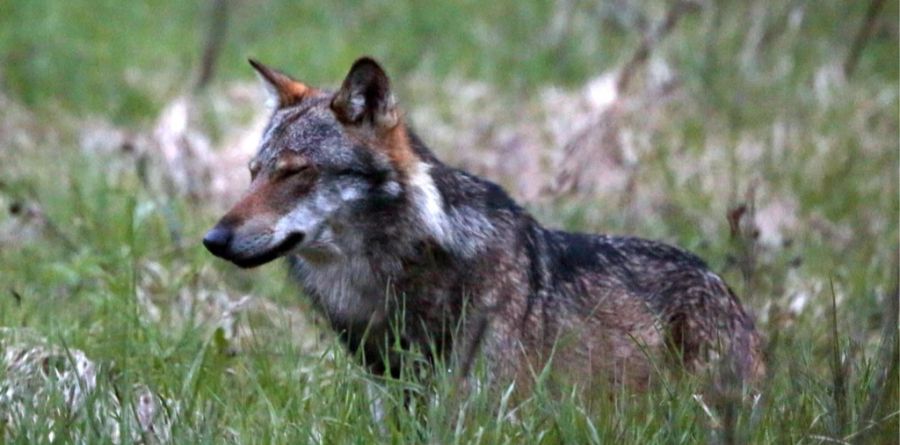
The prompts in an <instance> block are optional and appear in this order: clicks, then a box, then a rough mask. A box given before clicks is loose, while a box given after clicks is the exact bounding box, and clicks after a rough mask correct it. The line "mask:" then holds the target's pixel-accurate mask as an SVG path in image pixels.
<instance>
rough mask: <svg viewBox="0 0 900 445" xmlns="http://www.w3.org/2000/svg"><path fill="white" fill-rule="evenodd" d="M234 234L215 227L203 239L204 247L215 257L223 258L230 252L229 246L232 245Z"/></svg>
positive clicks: (228, 230)
mask: <svg viewBox="0 0 900 445" xmlns="http://www.w3.org/2000/svg"><path fill="white" fill-rule="evenodd" d="M231 238H232V232H231V230H230V229H226V228H224V227H219V226H216V227H213V228H212V230H210V231H209V232H206V236H204V237H203V245H204V246H206V249H207V250H209V251H210V252H211V253H212V254H213V255H215V256H218V257H223V256H225V254H226V253H227V252H228V244H229V243H231Z"/></svg>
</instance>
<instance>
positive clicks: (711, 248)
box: [0, 0, 900, 444]
mask: <svg viewBox="0 0 900 445" xmlns="http://www.w3.org/2000/svg"><path fill="white" fill-rule="evenodd" d="M222 4H227V5H228V11H227V14H226V15H227V27H226V30H227V31H226V32H225V34H224V37H223V40H222V52H221V54H220V55H219V58H218V63H217V64H216V67H217V69H216V71H215V77H214V80H213V81H212V82H211V83H210V84H209V85H207V86H206V87H205V88H202V89H200V90H197V89H195V87H194V85H195V83H196V77H197V73H198V70H199V65H200V62H199V60H200V56H201V54H202V52H203V48H204V44H205V43H204V42H205V39H206V38H207V33H208V32H209V31H208V30H209V29H210V20H211V19H210V17H212V16H214V14H213V6H211V5H219V7H221V5H222ZM873 5H874V6H873ZM671 8H672V4H671V2H664V1H661V0H660V1H656V0H654V1H632V0H622V1H615V2H588V1H581V0H570V1H566V0H560V1H557V2H547V1H545V2H541V1H512V0H498V1H494V2H490V3H489V4H485V3H484V2H475V1H470V0H460V1H457V2H441V3H435V2H431V3H427V2H414V1H394V2H385V1H372V2H366V3H360V2H353V1H346V0H340V1H332V2H293V1H287V0H272V1H261V0H244V1H234V2H228V3H224V2H212V3H210V4H206V3H198V2H179V1H173V0H153V1H147V2H140V3H128V4H124V3H122V2H113V1H110V0H100V1H97V0H91V1H87V0H70V1H66V2H58V1H49V0H30V1H16V0H13V1H11V2H2V3H0V60H2V62H0V204H2V206H3V207H2V208H5V209H7V210H8V211H4V212H2V215H0V284H2V286H0V326H3V328H0V352H2V354H3V360H4V362H3V364H4V365H5V366H0V369H3V370H4V371H0V372H5V374H0V443H45V442H46V443H50V442H58V443H70V442H82V443H103V442H107V441H109V442H117V441H118V442H129V441H138V440H141V441H144V442H146V443H156V442H163V443H164V442H169V441H171V442H172V443H206V442H217V443H218V442H226V443H227V442H236V443H306V442H311V443H317V442H325V443H372V442H374V443H378V442H387V441H390V442H392V443H406V442H430V443H485V444H494V443H610V442H618V443H666V444H670V443H706V442H722V443H896V439H897V437H898V433H900V430H898V425H900V403H898V399H900V394H898V391H900V388H898V379H900V377H898V349H897V348H898V346H897V337H898V335H897V334H898V323H897V312H898V278H897V273H898V264H900V260H898V251H900V231H898V230H900V229H898V215H900V203H898V193H900V190H898V183H900V178H898V174H900V159H898V135H900V125H898V121H900V116H898V109H900V107H898V105H900V91H898V86H897V82H898V78H900V70H898V43H897V42H898V22H897V20H896V18H897V16H898V13H900V7H898V2H897V1H896V0H888V1H879V0H875V1H872V2H869V1H859V2H846V1H841V0H820V1H816V2H808V1H804V0H797V1H785V2H776V3H772V2H766V1H762V0H753V1H744V2H734V1H723V2H698V3H696V4H694V3H690V5H689V6H687V7H686V8H685V10H684V12H683V13H682V14H681V15H680V16H679V17H678V20H677V22H675V23H673V25H672V27H671V29H669V30H668V31H667V32H665V33H657V34H658V36H659V38H658V39H650V41H648V45H649V46H648V56H647V58H646V59H642V60H641V62H640V64H639V67H638V68H637V73H636V74H635V77H634V79H633V81H631V82H629V84H628V87H627V88H622V89H619V90H617V91H616V93H615V94H616V97H617V100H619V102H617V103H620V104H622V107H621V108H617V110H618V111H616V114H615V115H610V114H604V113H600V114H599V116H601V118H603V117H607V118H609V119H612V122H613V123H614V126H615V129H616V132H615V134H616V138H617V139H616V140H618V141H619V142H620V143H619V144H618V145H615V148H614V149H612V152H611V153H612V155H610V159H613V161H610V163H603V164H590V165H594V166H596V169H597V170H601V171H593V173H591V174H594V175H597V176H603V175H606V174H609V175H612V173H616V174H621V175H623V177H624V178H626V179H625V180H624V181H622V182H621V183H615V184H613V186H611V188H606V189H603V188H602V187H600V188H575V189H573V190H569V191H567V192H565V193H562V192H559V191H553V190H550V191H546V190H543V189H542V190H543V191H541V192H539V193H537V195H538V196H532V197H529V198H528V201H527V206H528V207H529V208H530V209H531V210H533V212H534V213H535V214H536V215H538V217H539V218H540V219H541V220H542V221H543V222H545V223H547V224H548V225H551V226H558V227H565V228H567V229H570V230H582V231H596V232H600V231H603V232H611V233H628V234H634V235H639V236H644V237H648V238H656V239H663V240H665V241H668V242H671V243H674V244H678V245H681V246H684V247H686V248H689V249H691V250H694V251H696V252H697V253H698V254H700V255H701V256H702V257H704V258H706V259H707V260H708V262H709V263H710V265H711V267H712V268H713V269H714V270H718V271H721V272H722V273H723V275H725V276H726V277H727V278H728V281H729V282H730V283H732V285H733V287H735V289H736V291H737V293H738V294H739V295H741V296H742V300H743V301H744V302H745V304H747V305H748V306H749V307H750V308H752V310H753V312H754V313H755V314H756V316H757V320H758V325H759V327H760V329H761V331H762V332H764V334H765V335H766V337H767V339H768V346H767V351H768V362H769V363H768V367H769V375H768V378H767V380H766V381H765V382H763V383H762V384H761V385H760V387H759V388H742V389H740V390H735V389H734V388H728V387H722V386H717V385H715V384H711V383H709V382H708V381H707V380H706V379H703V378H682V379H674V380H670V379H668V378H662V377H661V379H662V382H661V383H660V384H659V385H658V387H656V388H654V389H653V390H651V391H648V392H646V393H632V392H629V391H627V390H623V389H621V388H611V389H609V391H610V392H611V393H613V394H614V395H610V394H603V395H586V394H584V393H583V392H582V391H581V390H580V389H579V388H577V387H575V388H571V389H570V390H562V391H559V390H558V388H554V389H553V390H551V389H550V388H548V387H544V386H541V385H538V387H537V388H536V389H535V390H534V392H533V393H531V394H528V395H527V396H526V397H512V396H509V395H508V394H507V391H506V388H501V389H500V391H499V394H490V393H488V392H486V390H476V391H473V392H472V394H471V395H470V396H468V397H467V398H466V399H465V400H457V398H455V394H456V390H455V386H454V384H455V381H454V380H453V376H452V375H448V374H446V373H444V372H442V371H439V372H437V376H436V378H435V380H436V381H434V382H430V383H427V384H426V383H425V382H423V381H422V379H421V376H419V375H416V373H415V372H413V370H414V369H415V368H414V367H413V366H410V367H409V370H408V371H409V372H408V373H407V375H405V376H404V377H403V378H401V379H398V380H387V381H378V382H377V383H378V384H377V385H372V383H373V381H374V380H375V379H374V378H373V377H371V376H369V375H367V374H366V373H365V372H364V371H363V370H362V369H360V368H359V367H358V366H357V365H356V364H355V362H354V360H353V357H349V356H348V354H346V353H345V352H344V351H343V350H342V349H341V347H340V346H339V345H338V344H337V342H336V340H335V339H334V338H333V337H331V336H330V335H329V333H328V332H327V330H326V329H323V328H322V327H321V326H320V324H318V323H316V320H315V315H314V314H313V313H312V311H311V310H310V308H309V307H308V306H307V303H306V301H305V300H304V299H303V298H301V297H300V296H299V294H298V291H297V290H296V287H295V286H294V285H293V284H292V283H290V282H289V280H288V279H287V277H286V274H285V273H284V270H283V266H281V265H278V264H273V265H267V266H264V267H263V268H261V269H259V270H253V271H238V270H236V269H235V268H234V267H233V266H231V265H228V264H224V263H223V262H221V261H218V260H215V259H214V258H212V257H211V256H210V255H208V254H207V253H206V252H205V250H203V248H202V246H201V245H200V243H199V240H200V238H201V236H202V234H203V233H204V231H205V230H206V229H207V228H209V227H210V226H211V225H212V223H213V222H214V221H215V220H216V218H217V217H218V216H219V211H220V210H221V209H222V206H223V205H226V204H225V203H224V201H223V200H222V199H221V197H219V198H216V196H212V195H203V194H202V193H201V194H200V195H197V194H196V193H195V190H188V189H185V188H183V187H180V185H183V184H182V183H179V182H178V181H175V180H172V179H171V178H169V177H168V176H167V174H169V171H168V170H167V169H166V168H163V167H162V166H163V165H165V163H164V162H163V161H161V160H160V158H159V155H158V154H155V152H154V151H153V147H157V146H158V145H159V144H158V143H157V142H152V141H153V138H154V137H158V136H155V135H156V133H155V131H156V130H154V129H158V128H159V126H158V118H159V116H161V114H164V113H165V110H166V107H167V106H168V105H170V104H171V103H172V101H174V100H175V99H176V98H177V97H180V96H182V95H185V94H188V95H190V97H191V98H192V99H191V100H193V101H194V107H193V108H192V110H193V113H194V114H193V115H192V116H193V117H192V118H191V120H190V126H191V128H192V131H196V132H197V133H199V134H201V135H203V136H204V137H205V138H206V139H205V140H208V141H209V144H210V145H211V146H212V148H213V150H214V152H216V153H220V152H223V151H226V150H227V149H228V147H227V146H228V144H229V143H230V142H229V141H230V140H231V139H229V134H231V130H232V129H233V128H234V127H240V128H252V125H251V123H252V121H253V119H254V118H255V117H258V116H259V114H258V113H259V109H258V108H253V107H248V108H241V107H240V106H239V105H240V104H241V102H240V101H235V100H231V99H228V98H226V96H228V97H231V96H234V95H235V94H237V93H235V92H234V91H235V89H239V88H240V87H241V86H242V85H243V84H244V83H246V82H249V81H250V80H251V77H252V75H251V70H250V69H249V68H248V67H247V66H246V64H245V61H244V59H245V58H246V57H247V56H253V57H256V58H259V59H261V60H263V61H266V62H267V63H271V64H273V65H275V66H281V67H283V68H284V69H285V70H286V71H288V72H290V73H294V74H296V75H297V76H298V77H301V78H303V79H304V80H306V81H308V82H310V83H312V84H317V85H324V86H334V85H335V84H336V83H337V82H338V81H339V80H340V79H341V78H342V76H343V75H344V74H345V71H346V69H347V68H348V67H349V65H350V63H351V62H352V61H353V60H354V59H355V58H356V57H357V56H359V55H361V54H372V55H374V56H376V57H378V58H380V59H381V60H383V61H384V64H385V65H386V66H387V67H388V69H389V71H390V72H391V73H392V74H393V75H394V81H395V83H396V85H397V86H398V87H399V89H400V92H399V96H400V99H401V101H402V102H403V103H404V106H405V108H406V109H407V110H410V116H411V117H412V118H413V121H414V122H413V123H414V124H415V125H416V128H418V129H419V131H420V133H421V134H422V136H423V138H424V139H425V140H426V141H429V142H431V143H432V144H433V146H434V149H435V150H436V151H437V152H438V153H439V155H441V156H443V157H445V158H447V159H449V160H451V161H455V162H457V163H460V164H464V165H466V166H468V167H471V168H474V169H476V170H478V171H480V172H482V173H486V174H487V175H488V176H491V177H492V178H495V179H497V180H499V181H502V182H504V184H506V185H508V186H510V188H511V190H512V191H513V193H514V194H516V195H518V196H519V197H522V198H524V197H525V196H524V195H526V194H525V193H520V192H519V191H518V189H517V188H516V187H517V186H516V182H515V179H516V171H515V169H514V168H513V171H512V172H510V171H509V170H508V169H507V170H504V168H503V166H502V165H499V166H498V165H497V164H503V163H504V162H506V161H507V159H508V158H504V155H503V154H498V153H502V152H501V151H500V150H501V148H502V147H505V145H503V144H501V143H499V142H498V141H501V140H504V139H503V138H504V135H508V134H515V135H517V137H518V138H519V139H516V140H522V139H528V137H531V136H528V135H529V134H531V133H529V131H534V132H537V133H538V134H537V136H534V137H533V138H532V139H531V141H532V142H534V141H537V142H541V143H542V144H537V145H538V146H540V147H541V148H534V146H535V145H534V144H532V145H529V144H524V145H520V146H517V148H516V149H517V150H521V152H516V156H522V157H527V156H530V155H529V153H531V154H532V155H533V157H534V159H537V161H536V164H537V165H539V166H540V167H541V168H542V169H541V170H540V172H539V173H540V174H538V175H536V176H535V177H534V178H533V180H534V181H539V182H542V183H548V184H549V183H551V182H553V180H554V177H555V174H556V171H555V167H556V166H557V165H562V164H565V159H563V160H562V161H559V159H560V158H565V156H567V155H564V154H562V153H564V152H565V150H564V145H565V144H561V143H559V142H558V140H557V139H559V138H557V139H554V137H555V135H556V136H558V134H557V133H554V132H553V131H551V127H552V125H551V124H552V122H556V121H555V120H561V121H575V120H578V119H580V118H582V117H583V116H582V115H583V114H584V113H582V111H583V110H582V109H581V108H579V107H578V106H576V104H578V103H582V102H583V101H584V100H585V94H587V93H585V91H587V90H583V89H579V88H581V87H582V86H583V85H586V84H590V82H591V81H592V80H593V79H595V78H596V77H597V76H600V75H602V74H604V73H608V72H612V71H613V70H616V69H618V68H620V67H622V66H624V65H626V64H627V63H628V62H629V60H634V54H635V51H636V50H637V49H638V48H639V47H640V45H641V42H642V41H643V40H644V39H645V36H649V35H653V34H654V29H659V28H658V24H660V23H663V21H664V18H665V17H666V16H667V14H669V12H670V11H671ZM871 9H874V11H875V12H874V13H873V14H870V12H869V11H870V10H871ZM870 15H871V18H870V19H868V18H869V16H870ZM861 30H863V31H865V30H870V32H861ZM857 36H861V37H859V38H857ZM855 42H861V43H855ZM857 45H859V49H857V50H856V51H858V59H856V60H855V61H854V57H855V56H854V57H851V54H853V52H854V49H853V48H855V47H856V46H857ZM638 59H640V58H638ZM660 79H662V80H660ZM460 85H462V86H463V88H456V87H457V86H460ZM551 86H552V87H553V88H551ZM560 91H562V93H559V92H560ZM554 92H556V93H554ZM552 94H557V96H553V97H562V98H563V99H564V100H562V101H561V102H559V101H557V102H554V101H552V100H550V99H547V97H550V96H552ZM579 101H581V102H579ZM236 103H237V104H238V106H236V105H235V104H236ZM416 110H419V111H418V112H417V111H416ZM423 110H424V112H423ZM589 112H590V110H588V113H589ZM417 113H418V114H417ZM417 117H419V119H418V120H417V119H416V118H417ZM554 119H555V120H554ZM523 121H524V122H528V123H529V125H531V124H530V123H534V124H533V127H534V128H537V130H535V129H534V128H532V129H525V128H524V127H523V125H522V124H521V122H523ZM437 128H444V129H446V128H450V129H451V130H452V131H451V132H449V133H448V132H446V131H445V132H443V133H439V132H437V131H435V132H434V133H433V134H432V133H431V132H430V130H431V129H437ZM592 128H594V127H593V126H591V125H588V126H587V131H591V129H592ZM578 131H584V129H583V128H582V129H577V130H573V131H572V132H570V133H569V134H568V136H570V137H563V138H562V139H560V140H563V141H566V140H572V139H573V137H572V134H573V133H577V132H578ZM447 134H449V136H447ZM442 135H443V136H442ZM513 139H515V138H513ZM148 140H149V141H151V142H147V141H148ZM462 140H464V141H475V142H481V143H483V145H481V146H479V147H468V146H467V145H468V144H463V143H461V142H459V141H462ZM98 141H99V142H98ZM110 141H119V142H121V144H118V143H116V144H113V145H110ZM154 144H156V145H154ZM98 147H100V148H98ZM591 147H593V148H597V147H599V148H597V149H598V150H599V149H604V150H605V149H607V148H608V147H606V146H603V145H600V146H596V147H595V146H590V147H588V148H587V149H588V150H590V149H592V148H591ZM215 150H218V151H215ZM466 150H470V151H466ZM573 156H574V155H573ZM473 159H477V160H481V161H483V162H482V163H479V162H476V161H473ZM491 159H496V160H497V161H496V162H493V163H492V162H491V161H490V160H491ZM603 159H606V158H603ZM195 161H196V160H195ZM184 162H189V160H185V161H184ZM190 162H194V161H190ZM557 162H559V163H557ZM601 167H602V168H601ZM229 168H230V167H229ZM235 168H237V167H235ZM607 168H608V169H610V171H607V170H606V169H607ZM612 169H617V170H616V171H615V172H613V171H611V170H612ZM187 171H191V170H187ZM582 174H584V173H582ZM201 184H202V180H201ZM233 185H234V186H235V187H237V188H240V187H242V186H243V185H242V184H237V183H236V184H233ZM548 190H549V189H548ZM82 353H83V354H82ZM416 360H417V358H416V357H415V356H413V357H410V361H411V362H415V361H416ZM438 368H440V367H438ZM535 372H536V374H540V370H536V371H535ZM541 378H546V376H541ZM373 393H379V394H380V396H379V397H378V398H379V399H380V400H382V403H383V405H384V408H385V419H384V420H383V421H380V422H379V421H375V420H374V419H373V416H372V414H371V411H370V405H371V401H372V400H373ZM411 393H412V394H423V395H424V397H413V398H412V400H413V402H412V403H411V406H410V407H409V408H405V407H404V400H409V397H408V396H409V394H411ZM510 394H511V393H510ZM142 416H143V417H142ZM148 416H149V417H148ZM148 419H149V420H148Z"/></svg>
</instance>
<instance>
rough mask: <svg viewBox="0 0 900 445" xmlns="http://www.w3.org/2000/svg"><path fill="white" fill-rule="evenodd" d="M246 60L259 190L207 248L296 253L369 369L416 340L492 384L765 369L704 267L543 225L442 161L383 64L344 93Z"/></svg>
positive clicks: (307, 283) (299, 275) (323, 309)
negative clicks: (478, 368)
mask: <svg viewBox="0 0 900 445" xmlns="http://www.w3.org/2000/svg"><path fill="white" fill-rule="evenodd" d="M250 64H251V65H252V66H253V68H254V69H255V70H256V73H257V74H258V76H259V78H260V79H261V80H262V83H263V85H264V86H265V88H266V90H267V91H268V95H269V99H270V107H271V119H270V121H269V123H268V125H267V126H266V128H265V130H264V132H263V135H262V140H261V142H260V144H259V150H258V153H257V154H256V155H255V157H253V159H252V160H251V161H250V162H249V170H250V177H251V182H250V186H249V191H248V192H247V193H246V195H245V196H244V197H243V198H242V199H240V200H239V202H238V203H237V204H235V205H234V207H233V208H232V209H231V210H230V211H228V212H227V213H226V214H225V215H224V216H223V217H222V218H221V220H220V221H219V222H218V223H217V224H216V225H215V226H214V227H213V228H212V229H211V230H210V231H209V232H208V233H207V234H206V235H205V237H204V238H203V244H204V245H205V246H206V248H207V249H208V250H209V251H210V252H211V253H212V254H214V255H216V256H218V257H221V258H223V259H225V260H228V261H230V262H232V263H234V264H236V265H237V266H240V267H242V268H251V267H255V266H259V265H262V264H265V263H268V262H270V261H273V260H275V259H276V258H281V257H284V258H286V259H287V263H288V266H289V269H290V271H291V274H292V275H293V276H294V277H296V280H297V281H299V283H300V285H301V287H302V290H303V293H304V294H305V295H306V296H308V298H310V299H311V302H312V306H313V307H314V308H315V309H316V310H317V311H318V312H320V313H321V314H322V315H323V316H324V319H325V320H327V323H328V324H330V326H331V328H332V329H333V330H334V331H335V333H336V334H337V336H338V337H339V338H340V341H341V342H342V343H343V344H345V345H346V347H347V348H348V349H349V351H350V352H351V353H354V354H356V355H357V356H358V357H360V358H361V361H362V363H363V365H364V366H365V367H367V368H368V369H369V370H370V371H371V372H373V373H375V374H378V375H386V374H390V375H394V376H398V375H399V374H400V368H401V362H402V360H401V355H402V352H403V351H404V350H407V349H416V350H418V351H423V353H425V354H426V356H427V357H428V359H429V360H431V361H434V360H436V359H441V360H446V362H445V363H451V364H452V366H453V368H454V369H455V370H457V371H458V372H460V373H461V374H462V375H467V374H468V373H469V372H470V368H471V367H472V363H473V362H474V360H475V358H483V360H484V362H483V363H485V364H486V366H487V367H488V375H489V376H490V378H491V380H494V379H498V380H499V379H507V380H512V381H513V382H524V381H527V380H529V379H532V378H533V377H534V370H535V369H537V370H541V369H544V368H543V367H544V366H548V364H551V363H552V365H551V366H552V368H553V369H554V371H556V370H559V371H562V372H564V373H565V375H568V376H571V378H572V379H574V381H576V382H579V383H581V384H584V385H586V386H592V387H593V386H594V385H596V384H601V383H606V384H610V383H611V384H617V385H626V386H630V387H639V388H640V387H646V386H647V385H648V384H649V383H650V382H651V381H652V380H653V379H654V375H655V374H654V373H655V372H657V371H656V370H657V368H658V364H659V363H672V366H674V367H675V368H679V367H680V368H681V369H687V370H689V371H695V372H696V371H699V370H702V369H707V368H709V367H710V366H711V364H713V363H717V362H721V361H722V360H723V359H726V358H727V359H726V360H727V363H729V364H730V365H731V367H732V368H733V369H735V371H736V372H737V374H738V375H739V376H740V377H741V378H742V379H755V378H758V377H759V376H760V375H761V374H762V373H763V371H764V364H763V360H762V356H761V350H760V348H761V346H760V345H761V341H760V336H759V334H758V333H757V331H756V329H755V328H754V323H753V320H752V318H751V317H750V316H749V315H748V313H747V312H746V311H745V310H744V308H743V307H742V306H741V303H740V302H739V301H738V298H737V297H736V296H735V294H734V292H732V290H731V289H730V288H729V287H728V286H727V285H726V284H725V282H724V281H723V280H722V279H721V278H720V277H719V276H718V275H716V274H715V273H713V272H711V271H710V270H709V268H708V267H707V266H706V265H705V263H704V262H703V261H702V260H701V259H699V258H698V257H696V256H694V255H693V254H691V253H688V252H686V251H684V250H681V249H679V248H676V247H672V246H670V245H667V244H663V243H661V242H655V241H649V240H645V239H640V238H635V237H626V236H610V235H591V234H580V233H569V232H564V231H560V230H553V229H549V228H545V227H543V226H542V225H541V224H539V223H538V222H537V221H536V220H535V219H534V218H533V217H532V216H531V215H530V214H529V213H528V212H527V211H526V210H524V209H523V208H522V207H521V206H519V205H518V204H516V202H514V201H513V200H512V199H511V198H510V197H509V196H508V195H507V194H506V193H505V192H504V190H503V189H501V187H499V186H498V185H496V184H494V183H492V182H490V181H487V180H485V179H482V178H480V177H477V176H475V175H472V174H469V173H467V172H465V171H462V170H459V169H456V168H453V167H451V166H448V165H446V164H444V163H443V162H441V161H440V160H439V159H438V158H437V157H436V156H435V154H434V153H433V152H432V151H431V150H429V149H428V148H427V147H426V145H425V143H423V142H422V140H421V139H420V138H419V137H418V136H417V134H416V133H414V132H413V131H412V129H411V128H410V126H409V125H407V123H406V122H405V119H404V115H403V113H402V112H401V110H400V108H399V107H398V105H397V102H396V100H395V97H394V94H393V92H392V89H391V82H390V80H389V78H388V76H387V75H386V74H385V71H384V69H383V68H382V67H381V65H380V64H379V63H378V62H376V61H375V60H373V59H372V58H369V57H363V58H360V59H359V60H357V61H356V62H355V63H353V65H352V67H351V68H350V71H349V73H348V74H347V76H346V78H345V79H344V80H343V83H342V85H341V86H340V88H339V89H337V90H336V91H334V90H327V89H319V88H315V87H312V86H309V85H307V84H305V83H302V82H300V81H298V80H295V79H294V78H292V77H290V76H288V75H287V74H285V73H283V72H281V71H279V70H276V69H273V68H270V67H267V66H265V65H263V64H262V63H259V62H257V61H255V60H253V59H250ZM398 321H399V322H398ZM672 352H674V354H673V353H672Z"/></svg>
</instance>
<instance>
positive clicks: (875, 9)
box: [844, 0, 884, 79]
mask: <svg viewBox="0 0 900 445" xmlns="http://www.w3.org/2000/svg"><path fill="white" fill-rule="evenodd" d="M883 6H884V0H872V1H871V2H869V9H868V10H867V11H866V18H865V20H863V22H862V26H860V27H859V31H857V33H856V38H855V39H853V46H851V47H850V53H849V54H848V55H847V60H846V61H844V76H845V77H846V78H847V79H849V78H851V77H853V73H854V72H855V71H856V66H857V65H858V64H859V57H860V56H861V55H862V52H863V49H864V48H865V46H866V43H868V42H869V39H870V38H871V37H872V33H873V32H875V19H877V18H878V13H879V12H881V8H882V7H883Z"/></svg>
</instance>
